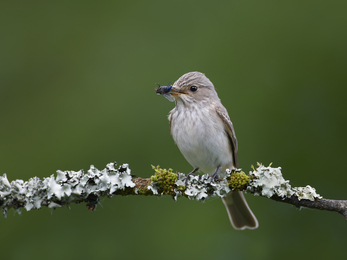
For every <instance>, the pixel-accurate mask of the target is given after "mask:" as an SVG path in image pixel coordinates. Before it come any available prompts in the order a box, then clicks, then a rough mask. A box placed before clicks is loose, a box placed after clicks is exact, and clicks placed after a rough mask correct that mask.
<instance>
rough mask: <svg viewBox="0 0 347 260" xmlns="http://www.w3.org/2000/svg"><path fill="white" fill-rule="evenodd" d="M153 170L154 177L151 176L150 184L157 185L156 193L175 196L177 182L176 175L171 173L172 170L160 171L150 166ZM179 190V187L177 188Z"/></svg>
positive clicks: (158, 168) (160, 169)
mask: <svg viewBox="0 0 347 260" xmlns="http://www.w3.org/2000/svg"><path fill="white" fill-rule="evenodd" d="M152 168H153V170H154V171H155V173H154V175H152V176H151V181H152V183H157V185H158V192H159V193H160V194H169V195H175V191H174V190H175V188H177V185H176V182H175V181H176V180H177V173H174V172H172V169H171V168H169V170H166V169H162V168H160V167H159V165H158V166H157V167H155V166H153V165H152ZM178 189H180V187H178Z"/></svg>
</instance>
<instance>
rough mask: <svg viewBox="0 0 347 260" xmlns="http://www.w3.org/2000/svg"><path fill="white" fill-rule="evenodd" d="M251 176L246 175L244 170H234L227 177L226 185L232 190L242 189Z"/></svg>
mask: <svg viewBox="0 0 347 260" xmlns="http://www.w3.org/2000/svg"><path fill="white" fill-rule="evenodd" d="M251 178H252V177H250V176H248V175H247V174H245V173H244V172H242V171H241V172H234V173H232V174H231V175H230V177H229V178H228V185H229V186H230V187H231V188H232V190H243V189H245V188H246V187H247V186H248V184H249V181H250V180H251Z"/></svg>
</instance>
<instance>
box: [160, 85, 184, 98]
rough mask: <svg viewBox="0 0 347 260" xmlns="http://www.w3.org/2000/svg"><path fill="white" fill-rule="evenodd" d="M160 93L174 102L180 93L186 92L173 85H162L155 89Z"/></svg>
mask: <svg viewBox="0 0 347 260" xmlns="http://www.w3.org/2000/svg"><path fill="white" fill-rule="evenodd" d="M155 92H157V94H158V95H163V96H164V97H165V98H166V99H167V100H169V101H170V102H174V101H175V98H176V97H177V96H178V95H181V94H184V92H182V91H180V90H178V89H177V88H175V87H173V86H161V87H159V88H156V89H155Z"/></svg>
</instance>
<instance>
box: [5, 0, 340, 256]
mask: <svg viewBox="0 0 347 260" xmlns="http://www.w3.org/2000/svg"><path fill="white" fill-rule="evenodd" d="M346 11H347V2H346V1H314V0H311V1H44V2H37V1H23V2H17V1H11V2H10V1H9V2H7V3H5V2H2V3H1V6H0V31H1V35H0V137H1V138H0V174H3V173H7V175H8V178H9V180H10V181H11V180H14V179H24V180H27V179H29V178H30V177H33V176H38V177H40V178H42V177H47V176H49V175H51V174H53V173H55V171H56V170H58V169H60V170H79V169H85V170H86V169H88V168H89V166H90V165H91V164H93V165H95V166H96V167H97V168H99V169H102V168H104V167H105V165H106V164H107V163H109V162H112V161H117V162H118V163H119V164H121V163H129V164H130V168H131V169H132V173H133V174H135V175H137V176H141V177H149V176H150V175H151V174H152V173H153V171H152V169H151V164H153V165H158V164H159V165H160V166H162V167H164V168H169V167H171V168H173V169H174V170H179V171H181V172H186V173H187V172H189V171H190V170H191V169H192V168H191V166H190V165H189V164H188V163H187V162H186V161H185V159H184V158H183V156H182V155H181V154H180V152H179V150H178V148H177V147H176V145H175V144H174V142H173V140H172V138H171V136H170V133H169V123H168V120H167V115H168V113H169V111H170V110H171V109H172V108H173V105H174V104H173V103H170V102H168V101H167V100H166V99H164V98H163V97H160V96H157V95H156V94H155V92H154V88H155V87H156V85H155V83H160V84H162V85H166V84H169V83H172V82H173V81H175V80H176V79H178V78H179V77H180V76H181V75H182V74H184V73H186V72H189V71H201V72H204V73H205V74H206V76H207V77H209V78H210V79H211V81H212V82H213V83H214V85H215V87H216V89H217V92H218V94H219V96H220V98H221V100H222V102H223V104H224V106H225V107H226V108H227V109H228V111H229V114H230V117H231V119H232V121H233V123H234V126H235V131H236V135H237V138H238V141H239V158H240V166H241V167H242V168H243V170H244V171H246V172H248V171H249V170H250V169H251V165H252V164H253V165H255V164H256V163H257V162H262V163H263V164H265V165H268V164H269V163H271V162H273V166H275V167H278V166H281V167H282V170H283V174H284V177H285V178H286V179H289V180H291V184H292V185H293V186H305V185H307V184H310V185H311V186H313V187H315V188H316V189H317V192H318V193H320V194H321V195H323V196H324V197H326V198H333V199H347V194H346V181H347V174H346V167H347V166H346V156H347V152H346V145H347V138H346V127H347V102H346V96H347V88H346V78H347V77H346V75H347V73H346V71H347V30H346V25H347V15H346V13H347V12H346ZM246 197H247V200H248V202H249V204H250V206H251V208H252V209H253V211H254V213H255V214H256V216H257V218H258V220H259V223H260V226H259V228H258V229H257V230H253V231H251V230H246V231H236V230H234V229H233V228H232V227H231V225H230V223H229V220H228V218H227V214H226V212H225V208H224V206H223V205H222V202H221V201H220V200H219V199H211V200H208V201H206V202H205V203H201V202H197V201H189V200H187V199H184V198H181V199H179V201H178V202H176V203H175V202H173V201H172V199H171V198H170V197H162V198H156V197H141V196H138V197H114V198H112V199H104V200H102V201H101V202H100V205H99V206H98V207H97V209H96V211H94V212H91V211H88V210H87V209H86V207H85V205H82V204H81V205H71V209H70V210H69V209H67V208H60V209H57V210H55V211H51V210H49V209H46V208H43V209H41V210H39V211H31V212H26V211H25V210H23V211H22V214H21V215H19V214H18V213H17V212H15V211H13V210H11V211H10V212H9V213H8V218H7V219H0V248H1V250H0V251H1V256H0V258H1V259H73V258H75V259H82V258H83V259H115V258H118V259H135V258H136V259H137V258H141V259H191V258H194V259H304V258H306V257H310V259H327V258H329V259H334V258H337V257H342V256H343V255H344V256H345V250H346V244H347V222H346V220H345V219H344V218H343V217H342V216H341V215H338V214H337V213H332V212H323V211H317V210H310V209H302V210H299V209H296V208H295V207H293V206H290V205H286V204H282V203H278V202H274V201H271V200H268V199H264V198H260V197H254V196H252V195H246Z"/></svg>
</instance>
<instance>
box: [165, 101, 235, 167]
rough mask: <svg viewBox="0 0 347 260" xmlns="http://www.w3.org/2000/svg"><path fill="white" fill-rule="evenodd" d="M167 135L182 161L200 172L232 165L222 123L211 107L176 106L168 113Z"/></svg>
mask: <svg viewBox="0 0 347 260" xmlns="http://www.w3.org/2000/svg"><path fill="white" fill-rule="evenodd" d="M170 121H171V122H170V126H171V134H172V136H173V139H174V140H175V142H176V144H177V146H178V148H179V149H180V151H181V153H182V154H183V156H184V157H185V158H186V160H187V161H188V162H189V163H190V164H191V165H192V166H193V167H194V168H197V167H199V168H200V170H201V171H202V172H203V173H209V174H212V173H214V172H215V170H216V168H217V167H218V166H225V165H228V164H231V163H232V151H231V145H230V142H229V138H228V136H227V133H226V131H225V127H224V124H223V122H222V120H221V119H220V117H219V116H218V114H217V113H216V111H215V109H214V107H212V106H210V107H209V106H204V107H197V106H194V105H191V106H188V107H187V106H185V107H177V106H176V108H175V109H174V110H172V111H171V114H170Z"/></svg>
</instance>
